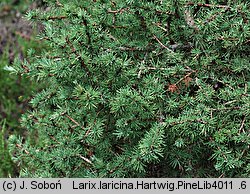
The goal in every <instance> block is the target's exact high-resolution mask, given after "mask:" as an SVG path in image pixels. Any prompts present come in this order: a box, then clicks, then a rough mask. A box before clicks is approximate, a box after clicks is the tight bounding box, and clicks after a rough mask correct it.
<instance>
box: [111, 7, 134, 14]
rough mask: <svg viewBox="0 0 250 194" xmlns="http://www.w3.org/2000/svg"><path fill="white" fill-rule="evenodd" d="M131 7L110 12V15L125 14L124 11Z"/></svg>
mask: <svg viewBox="0 0 250 194" xmlns="http://www.w3.org/2000/svg"><path fill="white" fill-rule="evenodd" d="M128 10H129V7H127V8H121V9H119V10H108V13H113V14H117V13H123V12H124V11H128Z"/></svg>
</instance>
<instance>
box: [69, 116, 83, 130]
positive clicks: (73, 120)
mask: <svg viewBox="0 0 250 194" xmlns="http://www.w3.org/2000/svg"><path fill="white" fill-rule="evenodd" d="M65 116H66V117H67V118H68V119H69V120H71V121H72V122H73V123H74V124H76V125H77V126H78V127H81V128H82V129H84V130H85V128H84V127H83V126H81V125H80V124H79V123H78V122H77V121H76V120H75V119H73V118H72V117H70V116H69V115H67V114H65Z"/></svg>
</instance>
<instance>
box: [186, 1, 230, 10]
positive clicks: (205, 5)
mask: <svg viewBox="0 0 250 194" xmlns="http://www.w3.org/2000/svg"><path fill="white" fill-rule="evenodd" d="M186 5H187V6H190V5H194V6H199V7H216V8H224V9H230V8H231V7H229V6H227V5H213V4H207V3H197V4H196V3H193V2H189V3H187V4H186Z"/></svg>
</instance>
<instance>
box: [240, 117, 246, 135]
mask: <svg viewBox="0 0 250 194" xmlns="http://www.w3.org/2000/svg"><path fill="white" fill-rule="evenodd" d="M245 121H246V116H244V118H243V120H242V123H241V125H240V129H239V132H241V131H243V132H245V131H244V129H243V128H244V124H245Z"/></svg>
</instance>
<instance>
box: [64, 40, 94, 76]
mask: <svg viewBox="0 0 250 194" xmlns="http://www.w3.org/2000/svg"><path fill="white" fill-rule="evenodd" d="M66 43H67V44H68V45H69V46H70V48H71V51H72V53H74V54H75V55H76V56H77V58H78V59H79V60H80V63H81V65H82V67H83V68H84V69H85V71H86V72H87V73H88V74H90V72H89V69H88V67H87V65H86V64H85V62H84V60H83V58H82V57H81V55H80V54H79V53H78V52H77V51H76V49H75V47H74V45H73V44H72V42H70V41H69V38H68V37H66Z"/></svg>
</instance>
